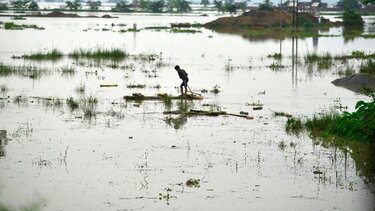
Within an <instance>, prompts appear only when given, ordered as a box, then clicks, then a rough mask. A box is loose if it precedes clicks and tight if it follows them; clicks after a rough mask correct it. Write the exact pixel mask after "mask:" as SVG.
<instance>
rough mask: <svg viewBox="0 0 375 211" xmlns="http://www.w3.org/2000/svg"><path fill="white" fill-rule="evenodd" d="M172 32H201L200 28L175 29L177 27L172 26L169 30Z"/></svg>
mask: <svg viewBox="0 0 375 211" xmlns="http://www.w3.org/2000/svg"><path fill="white" fill-rule="evenodd" d="M170 32H172V33H192V34H194V33H202V31H200V30H195V29H177V28H172V29H171V30H170Z"/></svg>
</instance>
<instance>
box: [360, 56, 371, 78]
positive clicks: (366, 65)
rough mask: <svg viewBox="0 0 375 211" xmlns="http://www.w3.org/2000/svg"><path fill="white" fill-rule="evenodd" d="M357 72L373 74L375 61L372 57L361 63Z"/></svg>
mask: <svg viewBox="0 0 375 211" xmlns="http://www.w3.org/2000/svg"><path fill="white" fill-rule="evenodd" d="M359 72H361V73H367V74H370V75H375V62H374V60H373V59H368V60H367V61H366V62H363V63H361V66H360V68H359Z"/></svg>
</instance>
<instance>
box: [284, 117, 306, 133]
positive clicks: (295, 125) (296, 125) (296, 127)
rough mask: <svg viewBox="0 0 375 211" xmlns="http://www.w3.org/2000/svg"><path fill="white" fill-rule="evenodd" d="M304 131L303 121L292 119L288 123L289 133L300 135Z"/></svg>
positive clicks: (286, 128) (287, 129)
mask: <svg viewBox="0 0 375 211" xmlns="http://www.w3.org/2000/svg"><path fill="white" fill-rule="evenodd" d="M302 129H303V125H302V121H301V119H299V118H294V117H290V118H288V120H287V122H286V127H285V130H286V132H287V133H293V134H299V133H300V132H301V131H302Z"/></svg>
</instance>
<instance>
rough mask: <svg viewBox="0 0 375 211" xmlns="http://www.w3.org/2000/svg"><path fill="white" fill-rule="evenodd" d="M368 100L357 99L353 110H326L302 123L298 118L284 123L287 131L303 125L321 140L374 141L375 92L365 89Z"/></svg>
mask: <svg viewBox="0 0 375 211" xmlns="http://www.w3.org/2000/svg"><path fill="white" fill-rule="evenodd" d="M366 93H367V95H368V96H369V97H370V98H371V101H370V102H365V101H358V102H357V104H356V106H355V111H354V112H343V114H341V115H340V114H338V113H337V112H333V111H332V112H328V113H324V114H321V115H318V116H314V117H313V118H312V119H307V120H306V122H305V123H302V121H301V120H300V119H296V118H289V119H288V121H287V124H286V130H287V131H288V132H294V133H297V134H298V132H299V131H301V130H302V129H303V128H304V127H305V128H307V129H308V130H309V131H310V134H311V136H312V137H320V138H322V139H323V140H332V139H335V138H336V139H343V140H348V141H359V142H364V143H374V141H375V93H374V92H373V91H370V90H367V91H366Z"/></svg>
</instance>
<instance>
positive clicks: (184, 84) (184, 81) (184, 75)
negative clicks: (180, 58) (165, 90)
mask: <svg viewBox="0 0 375 211" xmlns="http://www.w3.org/2000/svg"><path fill="white" fill-rule="evenodd" d="M174 69H175V70H176V71H177V73H178V76H179V77H180V78H181V80H182V83H181V85H180V89H181V95H184V94H185V95H186V93H187V86H188V85H187V83H188V81H189V78H188V74H187V73H186V71H185V70H183V69H181V68H180V66H178V65H176V66H175V67H174ZM183 87H185V92H184V91H183Z"/></svg>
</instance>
